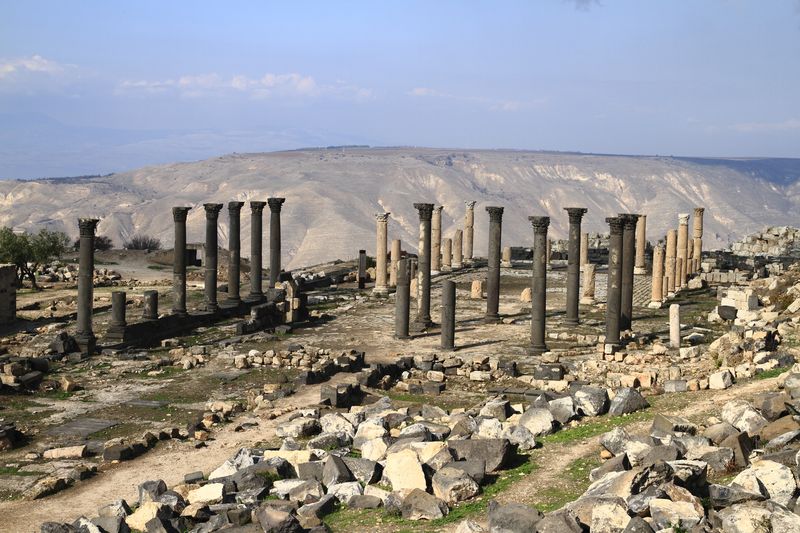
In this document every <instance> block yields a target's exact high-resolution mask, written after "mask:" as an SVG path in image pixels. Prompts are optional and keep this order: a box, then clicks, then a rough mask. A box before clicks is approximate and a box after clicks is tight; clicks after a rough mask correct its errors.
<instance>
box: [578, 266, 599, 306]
mask: <svg viewBox="0 0 800 533" xmlns="http://www.w3.org/2000/svg"><path fill="white" fill-rule="evenodd" d="M595 268H596V266H595V265H594V264H593V263H586V264H585V265H583V294H581V303H582V304H584V305H593V304H594V303H595V300H594V287H595V279H596V274H595Z"/></svg>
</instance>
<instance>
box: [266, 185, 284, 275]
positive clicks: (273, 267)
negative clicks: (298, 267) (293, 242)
mask: <svg viewBox="0 0 800 533" xmlns="http://www.w3.org/2000/svg"><path fill="white" fill-rule="evenodd" d="M285 201H286V198H267V203H268V204H269V212H270V215H269V286H270V288H275V286H276V284H277V283H278V278H279V277H280V274H281V206H282V205H283V202H285Z"/></svg>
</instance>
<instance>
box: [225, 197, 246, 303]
mask: <svg viewBox="0 0 800 533" xmlns="http://www.w3.org/2000/svg"><path fill="white" fill-rule="evenodd" d="M243 205H244V202H228V220H229V221H230V222H229V224H230V229H229V232H228V251H229V254H230V256H229V258H228V301H230V302H233V303H235V304H238V303H239V301H240V300H241V299H242V298H241V296H240V295H239V284H240V283H239V267H240V265H241V263H242V240H241V237H240V229H241V222H240V220H241V213H242V206H243Z"/></svg>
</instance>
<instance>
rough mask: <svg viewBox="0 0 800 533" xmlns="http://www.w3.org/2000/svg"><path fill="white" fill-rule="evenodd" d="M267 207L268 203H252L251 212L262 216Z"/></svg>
mask: <svg viewBox="0 0 800 533" xmlns="http://www.w3.org/2000/svg"><path fill="white" fill-rule="evenodd" d="M265 205H267V202H261V201H252V202H250V211H252V212H253V214H255V215H260V214H261V213H262V212H263V211H264V206H265Z"/></svg>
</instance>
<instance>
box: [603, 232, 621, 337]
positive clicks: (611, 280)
mask: <svg viewBox="0 0 800 533" xmlns="http://www.w3.org/2000/svg"><path fill="white" fill-rule="evenodd" d="M606 222H608V225H609V228H610V230H611V233H610V236H609V240H608V289H607V291H606V295H607V296H606V298H607V301H606V346H619V313H620V303H621V301H622V300H621V294H620V286H621V283H622V232H623V220H622V219H621V218H619V217H610V218H607V219H606Z"/></svg>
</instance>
